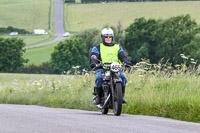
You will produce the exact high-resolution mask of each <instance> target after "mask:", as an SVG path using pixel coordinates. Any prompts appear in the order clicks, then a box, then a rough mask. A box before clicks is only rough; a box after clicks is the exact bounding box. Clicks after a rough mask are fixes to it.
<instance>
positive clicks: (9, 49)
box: [0, 38, 27, 72]
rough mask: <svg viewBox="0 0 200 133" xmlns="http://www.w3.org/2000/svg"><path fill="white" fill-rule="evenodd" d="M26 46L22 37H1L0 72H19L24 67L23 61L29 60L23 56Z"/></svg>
mask: <svg viewBox="0 0 200 133" xmlns="http://www.w3.org/2000/svg"><path fill="white" fill-rule="evenodd" d="M24 46H25V43H24V42H23V40H22V39H17V38H11V39H4V38H0V53H1V56H0V72H18V71H19V70H20V69H21V68H22V67H23V63H26V62H27V60H26V59H24V58H23V53H24V52H25V50H23V49H22V48H23V47H24Z"/></svg>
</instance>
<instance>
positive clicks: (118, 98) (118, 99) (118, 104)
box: [113, 83, 122, 116]
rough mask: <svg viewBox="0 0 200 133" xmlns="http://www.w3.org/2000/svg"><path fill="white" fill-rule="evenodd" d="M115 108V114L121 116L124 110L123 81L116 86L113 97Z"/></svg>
mask: <svg viewBox="0 0 200 133" xmlns="http://www.w3.org/2000/svg"><path fill="white" fill-rule="evenodd" d="M113 110H114V114H115V115H117V116H119V115H121V112H122V85H121V83H116V85H115V88H114V97H113Z"/></svg>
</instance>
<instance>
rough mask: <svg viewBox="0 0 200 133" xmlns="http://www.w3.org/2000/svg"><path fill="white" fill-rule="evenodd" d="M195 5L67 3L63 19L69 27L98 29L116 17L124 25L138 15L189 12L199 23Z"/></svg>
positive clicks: (157, 16) (114, 22)
mask: <svg viewBox="0 0 200 133" xmlns="http://www.w3.org/2000/svg"><path fill="white" fill-rule="evenodd" d="M199 5H200V1H184V2H123V3H105V4H70V5H68V6H67V10H66V11H67V18H66V19H67V22H68V25H69V30H70V31H81V30H85V29H89V28H97V29H101V28H102V27H103V26H104V25H106V24H111V25H113V26H116V25H117V23H118V22H119V21H120V22H121V24H122V26H123V27H124V28H126V27H128V26H129V25H130V24H131V23H133V21H134V19H136V18H139V17H145V18H146V19H149V18H155V19H167V18H170V17H172V16H178V15H184V14H190V15H191V17H192V19H195V20H196V22H197V23H199V24H200V15H199V13H200V7H199Z"/></svg>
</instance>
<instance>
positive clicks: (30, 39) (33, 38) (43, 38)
mask: <svg viewBox="0 0 200 133" xmlns="http://www.w3.org/2000/svg"><path fill="white" fill-rule="evenodd" d="M1 37H5V38H13V37H16V38H19V39H23V40H24V43H25V44H26V46H31V45H35V44H39V43H43V42H47V41H50V40H53V39H54V38H55V36H53V35H19V36H1Z"/></svg>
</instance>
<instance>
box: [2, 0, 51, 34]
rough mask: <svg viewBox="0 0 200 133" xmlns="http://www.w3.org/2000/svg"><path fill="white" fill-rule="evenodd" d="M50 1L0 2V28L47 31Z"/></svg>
mask: <svg viewBox="0 0 200 133" xmlns="http://www.w3.org/2000/svg"><path fill="white" fill-rule="evenodd" d="M49 9H50V0H1V1H0V27H8V26H13V27H15V28H21V29H26V30H28V31H30V32H33V29H46V30H48V29H49Z"/></svg>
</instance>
